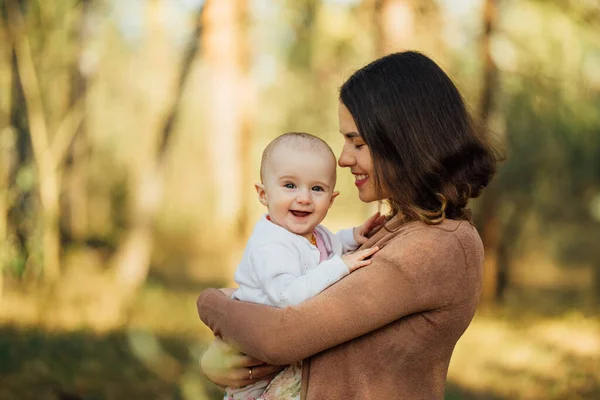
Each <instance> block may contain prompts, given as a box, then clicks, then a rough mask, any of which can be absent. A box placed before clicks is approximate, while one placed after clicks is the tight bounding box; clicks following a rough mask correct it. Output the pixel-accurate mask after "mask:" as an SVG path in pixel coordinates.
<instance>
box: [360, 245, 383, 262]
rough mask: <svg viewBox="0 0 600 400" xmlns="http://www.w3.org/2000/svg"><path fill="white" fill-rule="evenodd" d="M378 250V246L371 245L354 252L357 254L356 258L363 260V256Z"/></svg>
mask: <svg viewBox="0 0 600 400" xmlns="http://www.w3.org/2000/svg"><path fill="white" fill-rule="evenodd" d="M378 250H379V247H377V246H373V247H370V248H368V249H365V250H361V251H359V252H358V253H356V255H357V256H358V260H364V259H365V258H367V257H369V256H372V255H373V254H375V253H377V251H378Z"/></svg>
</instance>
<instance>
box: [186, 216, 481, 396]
mask: <svg viewBox="0 0 600 400" xmlns="http://www.w3.org/2000/svg"><path fill="white" fill-rule="evenodd" d="M374 245H378V246H379V247H380V248H381V250H379V252H377V253H376V254H375V255H374V256H373V258H372V260H373V262H372V264H371V265H369V266H367V267H364V268H361V269H360V270H358V271H356V272H353V273H352V274H350V275H348V276H347V277H345V278H343V279H342V280H341V281H339V282H338V283H336V284H334V285H333V286H331V287H329V288H328V289H326V290H325V291H324V292H322V293H320V294H318V295H317V296H316V297H314V298H313V299H311V300H308V301H306V302H304V303H302V304H300V305H298V306H295V307H288V308H283V309H282V308H276V307H269V306H263V305H257V304H251V303H244V302H240V301H236V300H230V299H229V298H228V297H226V296H225V295H224V294H222V292H220V291H219V290H216V289H208V290H206V291H204V292H203V293H202V294H201V295H200V297H199V298H198V301H197V306H198V313H199V315H200V317H201V319H202V321H204V323H205V324H206V325H208V326H209V327H210V328H211V329H212V330H213V332H214V333H215V334H216V335H220V336H222V337H223V339H224V340H226V341H227V342H230V343H231V344H233V345H234V346H235V347H237V348H239V349H240V350H241V351H243V352H244V353H246V354H248V355H251V356H253V357H256V358H258V359H260V360H264V361H266V362H268V363H271V364H281V365H283V364H290V363H293V362H296V361H300V360H304V361H303V366H302V369H303V370H302V399H303V400H316V399H377V400H380V399H411V400H414V399H427V400H431V399H443V397H444V383H445V381H446V374H447V371H448V364H449V362H450V357H451V355H452V351H453V349H454V346H455V344H456V341H457V340H458V339H459V338H460V336H461V335H462V334H463V332H464V331H465V329H466V328H467V326H468V325H469V323H470V322H471V319H472V318H473V315H474V313H475V309H476V307H477V303H478V300H479V296H480V293H481V283H482V271H483V246H482V243H481V239H480V238H479V235H478V233H477V231H476V229H475V228H474V227H473V226H472V225H471V224H470V223H469V222H467V221H454V220H446V221H444V222H443V223H442V224H440V225H426V224H424V223H422V222H410V223H403V221H402V220H401V218H399V217H395V218H393V219H391V220H390V221H389V222H388V223H387V224H386V226H385V228H384V229H381V230H380V231H379V232H377V233H375V234H374V235H373V236H372V237H371V238H370V239H369V240H368V242H367V243H365V244H364V245H363V247H371V246H374Z"/></svg>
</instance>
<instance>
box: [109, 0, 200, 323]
mask: <svg viewBox="0 0 600 400" xmlns="http://www.w3.org/2000/svg"><path fill="white" fill-rule="evenodd" d="M160 6H161V2H160V1H158V0H154V1H153V2H152V3H151V4H150V7H151V9H150V14H151V15H149V19H150V20H153V21H154V22H151V23H155V22H157V20H154V19H155V18H158V17H159V16H160V15H161V13H160V12H159V10H160ZM201 14H202V10H200V11H199V13H198V16H197V18H196V20H197V27H196V30H195V33H194V35H193V36H192V38H191V39H190V42H189V44H188V47H187V49H186V51H185V54H184V56H183V60H182V62H181V64H180V68H179V70H178V74H177V77H176V82H175V83H176V84H175V85H174V88H175V94H174V96H173V97H172V101H171V102H170V103H169V104H167V106H166V109H165V110H159V112H160V114H163V115H164V118H159V119H158V121H159V125H158V126H150V127H148V128H150V129H154V130H155V131H156V132H157V134H156V135H153V137H155V138H156V141H155V142H154V145H150V150H149V151H148V152H147V154H141V155H140V156H139V157H140V161H139V162H137V163H136V164H135V166H134V167H133V168H134V170H132V172H131V173H132V176H131V181H132V183H133V184H132V190H131V192H132V202H131V210H132V217H131V222H130V226H129V228H128V231H127V233H126V234H125V239H124V240H123V242H122V244H121V246H119V248H118V249H117V252H116V254H115V257H114V259H113V266H114V269H113V271H114V273H115V278H114V283H115V286H116V287H111V288H109V291H110V293H104V295H103V297H104V299H103V301H104V305H103V306H104V307H106V309H105V314H104V315H103V316H102V318H103V319H104V321H102V322H101V323H103V324H105V325H106V326H107V327H112V326H115V325H116V324H118V323H119V322H121V320H122V318H123V317H124V316H125V314H126V312H127V309H128V308H129V306H130V303H131V300H132V299H133V295H134V294H135V293H136V291H137V290H138V289H139V288H140V287H141V286H142V285H143V284H144V282H145V281H146V278H147V276H148V271H149V267H150V261H151V254H152V244H153V234H152V229H153V226H154V223H155V220H156V216H157V214H158V211H159V208H160V204H161V202H162V199H163V170H164V168H163V167H164V165H163V162H164V157H165V154H166V152H167V150H168V148H169V144H170V142H171V140H172V133H173V128H174V123H175V121H176V119H177V116H178V114H179V110H180V104H181V98H182V95H183V91H184V88H185V85H186V82H187V80H188V77H189V74H190V71H191V65H192V63H193V62H194V60H195V59H196V58H197V57H196V56H197V52H198V41H199V36H200V28H201V26H200V15H201ZM159 34H160V33H159ZM153 39H155V38H153ZM155 44H156V43H155V42H154V40H153V42H152V46H154V45H155ZM163 44H165V45H166V44H167V43H166V42H165V43H163ZM163 61H164V60H163ZM147 150H148V149H146V150H142V151H147Z"/></svg>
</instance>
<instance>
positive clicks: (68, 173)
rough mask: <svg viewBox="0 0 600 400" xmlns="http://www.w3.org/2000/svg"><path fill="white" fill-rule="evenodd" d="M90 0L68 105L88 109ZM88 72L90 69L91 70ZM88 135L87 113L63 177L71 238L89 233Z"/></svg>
mask: <svg viewBox="0 0 600 400" xmlns="http://www.w3.org/2000/svg"><path fill="white" fill-rule="evenodd" d="M90 6H91V0H84V1H83V2H82V4H81V6H80V8H79V11H80V14H79V15H78V18H77V21H78V26H77V29H76V30H75V33H76V35H77V38H76V39H75V42H76V46H75V48H76V50H75V54H74V57H73V63H72V65H71V74H70V75H71V79H70V82H71V93H70V101H69V106H70V107H74V106H75V105H76V104H77V103H78V102H82V103H83V106H82V107H83V108H84V109H85V108H86V107H85V103H86V96H87V89H88V82H87V80H88V77H87V73H84V71H83V61H84V58H83V57H84V52H85V45H86V41H87V40H89V36H90V35H89V29H90V28H89V24H90V21H89V12H90ZM88 72H89V71H88ZM88 146H89V144H88V138H87V135H86V130H85V116H84V119H83V120H82V121H81V124H80V126H79V129H78V130H77V132H76V133H75V138H74V140H73V143H72V145H71V146H70V147H69V150H68V154H67V155H66V162H65V164H66V165H65V171H64V180H65V186H66V187H65V190H64V192H65V194H66V196H65V201H64V203H63V207H62V211H63V212H62V223H61V226H62V228H63V229H62V231H63V233H64V235H63V236H64V237H65V238H66V239H67V240H68V241H72V240H75V241H77V242H80V241H82V240H83V239H84V238H85V236H86V235H87V233H88V225H89V221H88V203H87V186H86V170H87V166H86V163H87V162H89V148H88Z"/></svg>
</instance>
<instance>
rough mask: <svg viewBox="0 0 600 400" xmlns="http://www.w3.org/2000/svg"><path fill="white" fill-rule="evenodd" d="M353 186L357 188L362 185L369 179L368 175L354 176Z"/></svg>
mask: <svg viewBox="0 0 600 400" xmlns="http://www.w3.org/2000/svg"><path fill="white" fill-rule="evenodd" d="M354 179H355V180H354V184H355V185H356V186H357V187H360V186H362V185H364V183H365V182H366V181H367V179H369V175H366V174H354Z"/></svg>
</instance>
